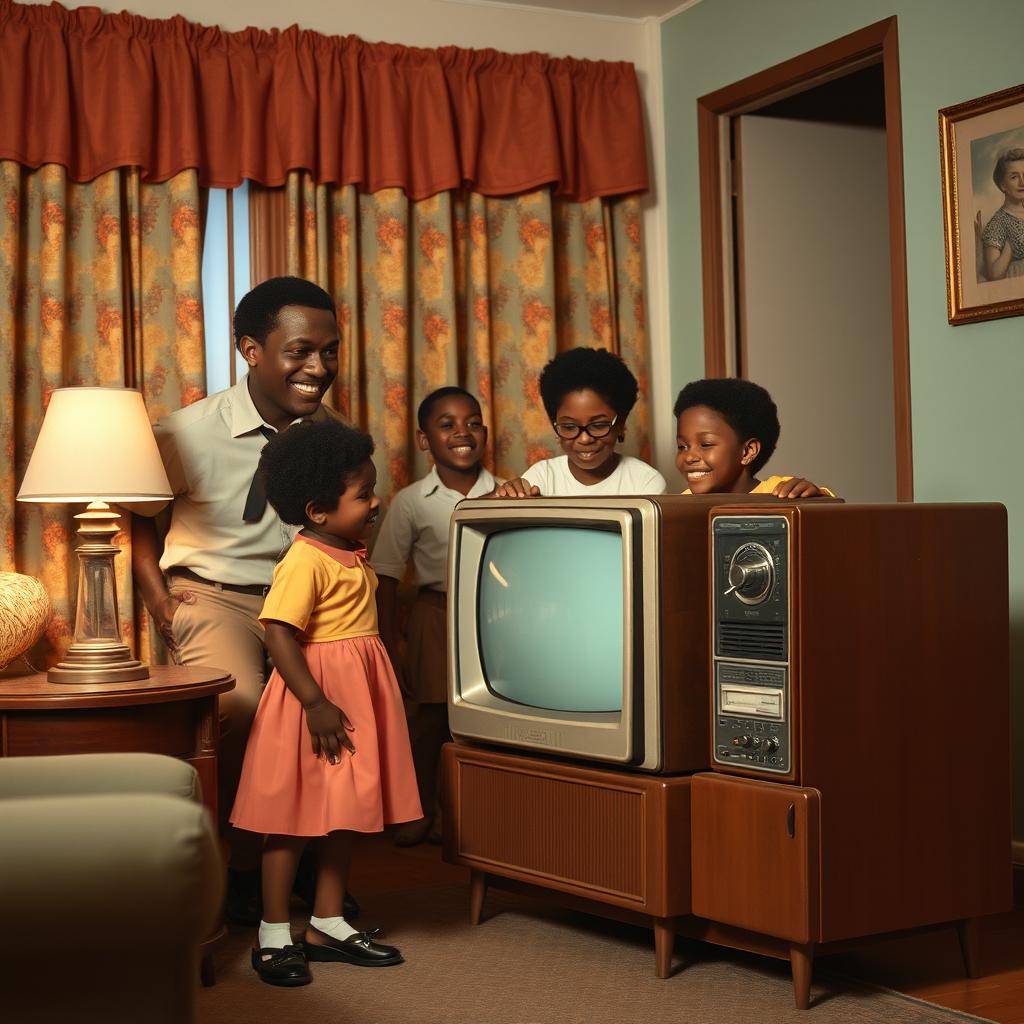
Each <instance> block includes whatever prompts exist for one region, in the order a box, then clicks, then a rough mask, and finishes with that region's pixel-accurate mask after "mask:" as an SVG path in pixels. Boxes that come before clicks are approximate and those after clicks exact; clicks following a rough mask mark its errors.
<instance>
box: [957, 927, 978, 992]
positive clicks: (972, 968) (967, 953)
mask: <svg viewBox="0 0 1024 1024" xmlns="http://www.w3.org/2000/svg"><path fill="white" fill-rule="evenodd" d="M956 934H957V938H958V939H959V940H960V952H961V953H962V954H963V958H964V973H965V974H966V975H967V977H968V978H980V977H981V971H980V970H979V969H978V919H977V918H976V917H968V918H966V919H965V920H963V921H957V923H956Z"/></svg>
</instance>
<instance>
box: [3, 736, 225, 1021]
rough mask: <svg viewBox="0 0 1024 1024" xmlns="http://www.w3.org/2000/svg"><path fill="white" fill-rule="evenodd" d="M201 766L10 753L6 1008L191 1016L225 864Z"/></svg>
mask: <svg viewBox="0 0 1024 1024" xmlns="http://www.w3.org/2000/svg"><path fill="white" fill-rule="evenodd" d="M198 794H199V783H198V779H197V776H196V773H195V770H194V769H193V768H192V767H191V766H190V765H187V764H185V763H184V762H183V761H178V760H175V759H174V758H170V757H163V756H160V755H157V754H76V755H70V756H61V757H9V758H0V921H2V926H0V1017H2V1018H3V1019H4V1020H10V1021H17V1022H18V1024H35V1022H39V1024H42V1022H47V1024H51V1022H53V1021H75V1022H76V1024H92V1022H96V1024H99V1022H103V1024H114V1022H120V1021H124V1022H129V1021H130V1022H132V1024H137V1022H139V1021H146V1024H160V1022H166V1024H187V1022H189V1021H193V1020H194V1019H195V992H196V987H197V985H198V982H199V956H200V949H199V947H200V943H201V941H202V940H203V939H204V938H205V937H206V936H208V935H209V934H210V931H211V929H212V927H213V924H214V922H215V920H216V919H217V917H218V914H219V912H220V904H221V898H222V895H223V893H222V887H223V872H222V869H221V864H220V855H219V851H218V847H217V839H216V835H215V832H214V829H213V826H212V823H211V821H210V819H209V814H208V812H207V811H206V810H205V809H204V808H203V807H202V805H201V804H200V803H199V802H198Z"/></svg>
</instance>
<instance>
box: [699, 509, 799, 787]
mask: <svg viewBox="0 0 1024 1024" xmlns="http://www.w3.org/2000/svg"><path fill="white" fill-rule="evenodd" d="M711 543H712V550H713V565H712V592H713V593H714V595H715V596H714V647H713V651H714V680H715V695H714V701H715V704H714V719H713V724H712V728H713V732H714V749H713V758H714V761H715V763H717V764H720V765H723V766H728V767H734V768H745V769H751V770H754V771H759V772H769V773H775V774H778V775H786V774H788V773H789V772H790V771H791V769H792V767H793V761H792V752H791V747H792V728H791V723H792V715H791V712H790V688H789V523H788V522H787V521H786V519H785V518H783V517H782V516H729V517H719V518H716V519H714V520H713V522H712V541H711Z"/></svg>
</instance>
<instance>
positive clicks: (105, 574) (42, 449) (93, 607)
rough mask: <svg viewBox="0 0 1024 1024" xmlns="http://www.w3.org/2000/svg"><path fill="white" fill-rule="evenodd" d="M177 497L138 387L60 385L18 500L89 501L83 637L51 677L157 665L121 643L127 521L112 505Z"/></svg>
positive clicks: (121, 675)
mask: <svg viewBox="0 0 1024 1024" xmlns="http://www.w3.org/2000/svg"><path fill="white" fill-rule="evenodd" d="M170 497H171V488H170V485H169V484H168V482H167V474H166V473H165V472H164V467H163V463H162V462H161V460H160V452H159V450H158V449H157V446H156V439H155V438H154V436H153V428H152V426H150V422H149V416H148V414H147V413H146V407H145V405H144V404H143V401H142V395H141V394H140V393H139V392H138V391H132V390H130V389H128V388H92V387H81V388H59V389H57V390H56V391H54V392H53V393H52V395H51V396H50V404H49V406H48V407H47V410H46V416H45V417H44V418H43V426H42V429H41V430H40V431H39V437H38V438H37V440H36V446H35V448H34V449H33V451H32V458H31V459H30V460H29V464H28V469H27V470H26V472H25V479H24V480H23V481H22V484H21V490H20V491H18V501H38V502H47V503H49V502H53V503H70V502H88V507H87V508H86V510H85V511H84V512H81V513H79V514H78V515H77V516H75V518H76V519H78V520H80V522H81V525H80V526H79V528H78V536H79V538H80V539H81V542H82V543H81V544H80V545H79V547H78V548H77V549H76V550H77V552H78V555H79V560H80V561H79V573H78V602H77V607H76V611H75V637H74V641H73V642H72V644H71V646H70V647H69V648H68V651H67V654H66V655H65V657H64V661H62V662H61V663H60V664H59V665H57V666H55V667H54V668H52V669H50V671H49V678H50V680H51V681H53V682H62V683H109V682H119V681H121V680H128V679H145V678H146V677H147V676H148V675H149V669H148V668H147V666H145V665H143V664H142V663H141V662H139V661H136V660H135V659H134V658H132V656H131V652H130V651H129V650H128V647H127V646H126V645H125V644H124V643H123V642H122V640H121V623H120V618H119V616H118V610H117V590H116V588H115V586H114V556H115V555H116V554H117V553H118V549H117V547H115V546H114V544H113V543H112V541H113V538H114V536H115V535H116V534H117V531H118V525H117V520H118V519H119V518H120V516H119V515H118V513H117V512H115V511H113V510H112V509H111V508H110V507H109V505H108V504H107V502H117V503H123V502H136V501H154V500H160V499H166V498H170Z"/></svg>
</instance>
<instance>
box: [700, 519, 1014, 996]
mask: <svg viewBox="0 0 1024 1024" xmlns="http://www.w3.org/2000/svg"><path fill="white" fill-rule="evenodd" d="M709 558H710V564H711V570H710V572H711V581H710V583H711V586H710V592H709V598H708V600H709V611H710V618H711V644H710V648H711V650H710V657H709V659H708V674H709V677H710V683H711V692H712V706H711V720H710V721H711V746H710V753H711V761H712V767H713V771H712V772H703V773H698V774H696V775H695V776H694V777H693V781H692V788H691V801H692V807H691V810H692V813H691V851H692V896H693V901H692V913H693V914H694V915H696V916H697V917H698V918H702V919H707V920H709V921H712V922H715V923H716V927H717V928H718V931H717V932H715V933H714V935H711V936H709V935H708V934H707V931H706V929H705V930H704V931H701V930H700V929H698V930H697V934H701V935H703V937H712V938H716V939H718V940H719V941H724V942H725V943H726V944H730V945H737V946H740V947H743V948H754V949H757V950H758V951H761V952H774V953H775V954H776V955H780V956H784V957H786V956H788V957H789V958H790V959H791V961H792V963H793V975H794V984H795V986H796V989H797V1002H798V1004H799V1005H803V1006H806V1005H807V999H808V986H809V982H810V965H811V958H812V956H813V954H814V952H815V951H818V952H827V951H829V950H830V949H834V948H837V946H838V944H840V943H844V942H849V941H851V940H854V939H858V938H863V937H866V936H871V935H880V934H884V933H890V932H896V931H902V930H906V929H913V928H920V927H924V926H935V925H938V924H941V923H950V924H956V926H957V927H958V929H959V932H960V938H961V943H962V946H963V950H964V958H965V961H966V962H967V966H968V970H969V972H973V971H974V970H975V965H974V962H973V961H974V937H973V922H974V921H975V920H976V919H977V917H979V916H982V915H985V914H991V913H996V912H1000V911H1004V910H1009V909H1010V907H1011V906H1012V865H1011V828H1010V817H1011V812H1010V761H1009V758H1010V735H1009V663H1008V657H1009V654H1008V647H1009V624H1008V617H1009V612H1008V567H1007V523H1006V510H1005V509H1004V508H1003V506H1001V505H996V504H895V505H855V504H847V505H841V504H837V505H825V504H817V503H813V502H811V503H790V504H781V505H777V506H768V505H766V506H764V507H761V508H749V507H746V508H742V509H737V508H720V509H716V510H714V511H713V512H712V514H711V528H710V531H709ZM730 929H731V931H730ZM754 936H757V938H756V940H755V939H754V938H753V937H754Z"/></svg>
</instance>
